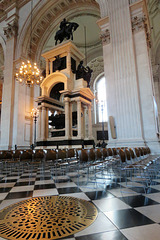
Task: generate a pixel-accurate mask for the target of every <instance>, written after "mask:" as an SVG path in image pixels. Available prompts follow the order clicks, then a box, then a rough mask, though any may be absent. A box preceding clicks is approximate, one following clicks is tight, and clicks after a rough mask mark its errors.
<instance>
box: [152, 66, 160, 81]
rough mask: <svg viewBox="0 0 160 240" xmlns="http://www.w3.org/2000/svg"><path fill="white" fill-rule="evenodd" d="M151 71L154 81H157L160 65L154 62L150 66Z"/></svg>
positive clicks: (159, 74)
mask: <svg viewBox="0 0 160 240" xmlns="http://www.w3.org/2000/svg"><path fill="white" fill-rule="evenodd" d="M152 72H153V79H154V81H156V80H157V81H159V80H160V78H159V76H160V65H159V64H156V65H153V66H152Z"/></svg>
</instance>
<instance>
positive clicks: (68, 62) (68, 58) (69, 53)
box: [67, 52, 71, 71]
mask: <svg viewBox="0 0 160 240" xmlns="http://www.w3.org/2000/svg"><path fill="white" fill-rule="evenodd" d="M67 69H68V70H69V71H70V70H71V52H68V55H67Z"/></svg>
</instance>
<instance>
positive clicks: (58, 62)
mask: <svg viewBox="0 0 160 240" xmlns="http://www.w3.org/2000/svg"><path fill="white" fill-rule="evenodd" d="M60 67H61V58H60V57H59V56H56V59H55V61H54V71H57V70H60Z"/></svg>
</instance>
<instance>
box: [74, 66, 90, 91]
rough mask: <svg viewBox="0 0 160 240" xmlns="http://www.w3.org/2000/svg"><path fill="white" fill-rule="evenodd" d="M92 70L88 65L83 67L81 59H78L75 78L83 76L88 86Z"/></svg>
mask: <svg viewBox="0 0 160 240" xmlns="http://www.w3.org/2000/svg"><path fill="white" fill-rule="evenodd" d="M92 72H93V70H92V69H91V68H90V67H88V66H87V67H84V66H83V61H80V64H79V65H78V67H77V70H76V79H80V78H83V79H84V80H85V81H86V82H87V87H90V80H91V75H92Z"/></svg>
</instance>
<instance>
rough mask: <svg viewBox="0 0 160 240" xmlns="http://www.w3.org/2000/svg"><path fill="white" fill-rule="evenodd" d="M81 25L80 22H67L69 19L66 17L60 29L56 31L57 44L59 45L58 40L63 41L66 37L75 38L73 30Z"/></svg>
mask: <svg viewBox="0 0 160 240" xmlns="http://www.w3.org/2000/svg"><path fill="white" fill-rule="evenodd" d="M78 27H79V25H78V23H75V22H67V20H66V19H65V18H64V19H63V21H62V22H61V23H60V30H58V31H57V32H56V35H55V40H56V42H55V45H57V42H58V40H59V42H60V43H61V42H63V40H64V39H65V38H66V39H67V40H68V39H71V40H73V32H74V31H75V30H76V29H77V28H78Z"/></svg>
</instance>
